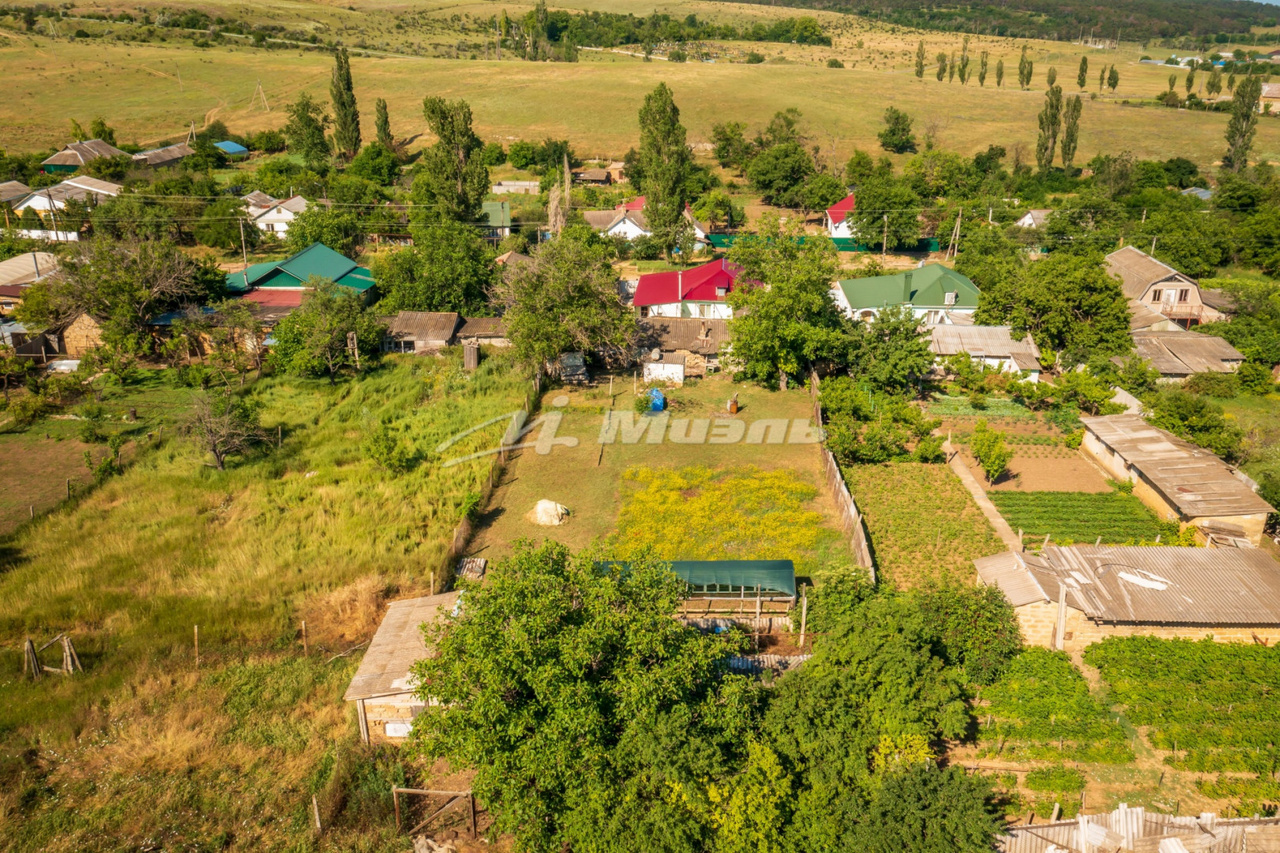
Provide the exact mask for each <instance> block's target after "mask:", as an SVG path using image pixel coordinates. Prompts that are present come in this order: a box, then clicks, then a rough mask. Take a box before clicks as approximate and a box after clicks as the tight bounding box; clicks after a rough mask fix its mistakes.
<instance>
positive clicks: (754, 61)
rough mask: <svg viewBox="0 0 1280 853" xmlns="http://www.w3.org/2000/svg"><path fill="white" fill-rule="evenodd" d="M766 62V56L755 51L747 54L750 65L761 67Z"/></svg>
mask: <svg viewBox="0 0 1280 853" xmlns="http://www.w3.org/2000/svg"><path fill="white" fill-rule="evenodd" d="M762 62H764V54H762V53H756V52H755V51H754V50H753V51H751V52H750V53H748V54H747V64H748V65H759V64H760V63H762Z"/></svg>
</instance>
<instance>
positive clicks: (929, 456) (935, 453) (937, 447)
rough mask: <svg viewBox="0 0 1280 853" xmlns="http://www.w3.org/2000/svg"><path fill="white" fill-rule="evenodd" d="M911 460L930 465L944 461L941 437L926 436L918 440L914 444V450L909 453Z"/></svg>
mask: <svg viewBox="0 0 1280 853" xmlns="http://www.w3.org/2000/svg"><path fill="white" fill-rule="evenodd" d="M911 458H912V459H913V460H915V461H916V462H925V463H928V464H930V465H936V464H937V463H939V462H944V461H946V454H945V453H943V451H942V436H940V435H928V436H925V437H924V438H922V439H920V441H918V442H916V449H915V450H913V451H911Z"/></svg>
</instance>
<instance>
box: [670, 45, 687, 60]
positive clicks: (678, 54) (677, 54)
mask: <svg viewBox="0 0 1280 853" xmlns="http://www.w3.org/2000/svg"><path fill="white" fill-rule="evenodd" d="M667 61H668V62H688V61H689V54H687V53H685V52H684V51H683V50H681V49H680V48H675V49H674V50H672V51H670V52H668V53H667Z"/></svg>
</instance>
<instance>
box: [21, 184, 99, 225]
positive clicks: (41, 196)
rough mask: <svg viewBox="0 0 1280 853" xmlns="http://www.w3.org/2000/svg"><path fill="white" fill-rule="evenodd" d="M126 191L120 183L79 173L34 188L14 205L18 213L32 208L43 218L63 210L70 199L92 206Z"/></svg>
mask: <svg viewBox="0 0 1280 853" xmlns="http://www.w3.org/2000/svg"><path fill="white" fill-rule="evenodd" d="M122 192H124V187H122V186H121V185H120V184H113V183H112V182H111V181H103V180H100V179H98V178H90V177H87V176H85V175H77V176H76V177H74V178H67V179H66V180H65V181H63V182H62V183H60V184H55V185H54V186H51V187H45V188H43V189H38V190H32V191H31V192H30V193H29V194H28V195H27V196H26V197H25V198H23V199H22V201H19V202H18V203H17V204H15V205H14V206H13V209H14V210H15V211H16V212H17V213H22V212H23V211H24V210H26V209H28V208H30V209H32V210H34V211H35V212H36V213H37V214H38V215H39V216H40V218H41V219H44V217H45V216H47V215H48V214H49V211H50V210H52V211H54V216H55V217H56V216H57V211H59V210H63V209H64V208H66V206H67V202H68V201H72V200H75V201H81V202H84V203H85V204H87V205H89V206H90V207H92V206H93V205H95V204H97V203H98V202H100V201H102V199H104V198H114V197H115V196H118V195H120V193H122Z"/></svg>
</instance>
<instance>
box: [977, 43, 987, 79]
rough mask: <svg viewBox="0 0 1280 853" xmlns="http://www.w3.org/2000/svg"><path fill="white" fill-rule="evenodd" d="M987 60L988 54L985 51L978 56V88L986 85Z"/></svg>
mask: <svg viewBox="0 0 1280 853" xmlns="http://www.w3.org/2000/svg"><path fill="white" fill-rule="evenodd" d="M987 58H988V53H987V52H986V51H985V50H984V51H983V52H982V53H981V54H980V55H979V56H978V85H979V86H986V85H987Z"/></svg>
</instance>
